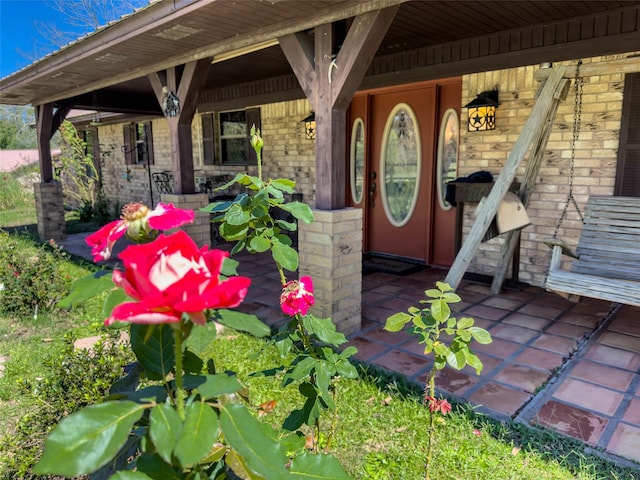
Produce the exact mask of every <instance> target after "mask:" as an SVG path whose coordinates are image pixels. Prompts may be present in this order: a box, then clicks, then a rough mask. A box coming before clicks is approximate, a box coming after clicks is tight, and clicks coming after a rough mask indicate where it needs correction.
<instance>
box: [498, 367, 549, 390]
mask: <svg viewBox="0 0 640 480" xmlns="http://www.w3.org/2000/svg"><path fill="white" fill-rule="evenodd" d="M548 378H549V372H541V371H540V370H535V369H533V368H530V367H527V366H525V365H506V366H505V367H504V368H503V369H502V370H500V371H499V372H498V373H497V374H496V375H495V377H494V379H495V380H497V381H499V382H501V383H505V384H507V385H510V386H513V387H516V388H519V389H520V390H524V391H525V392H529V393H535V391H536V389H537V388H538V387H540V386H541V385H543V384H544V383H545V382H546V381H547V379H548Z"/></svg>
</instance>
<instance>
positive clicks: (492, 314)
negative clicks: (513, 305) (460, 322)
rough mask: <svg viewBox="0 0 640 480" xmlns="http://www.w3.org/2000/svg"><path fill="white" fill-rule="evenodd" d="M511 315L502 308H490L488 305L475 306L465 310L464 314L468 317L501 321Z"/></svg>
mask: <svg viewBox="0 0 640 480" xmlns="http://www.w3.org/2000/svg"><path fill="white" fill-rule="evenodd" d="M508 313H509V311H508V310H502V309H500V308H494V307H488V306H486V305H474V306H473V307H469V308H468V309H466V310H465V312H464V314H465V315H466V316H468V317H473V318H475V317H480V318H485V319H487V320H500V319H501V318H503V317H504V316H505V315H507V314H508Z"/></svg>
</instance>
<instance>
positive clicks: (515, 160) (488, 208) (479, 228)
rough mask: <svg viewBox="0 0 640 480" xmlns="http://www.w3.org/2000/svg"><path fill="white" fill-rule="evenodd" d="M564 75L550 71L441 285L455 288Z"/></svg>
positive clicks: (559, 69)
mask: <svg viewBox="0 0 640 480" xmlns="http://www.w3.org/2000/svg"><path fill="white" fill-rule="evenodd" d="M564 73H565V69H564V68H563V67H558V68H554V69H553V71H552V73H551V75H550V76H549V79H548V80H547V82H546V84H545V86H544V88H543V89H542V92H541V93H540V97H539V98H538V100H537V101H536V103H535V105H534V107H533V110H532V111H531V115H530V116H529V118H528V119H527V121H526V123H525V124H524V127H523V129H522V133H521V134H520V136H519V137H518V140H516V143H515V144H514V145H513V148H512V150H511V153H510V154H509V157H508V158H507V161H506V162H505V164H504V166H503V167H502V171H501V172H500V174H499V175H498V178H497V179H496V181H495V184H494V186H493V189H492V190H491V193H489V195H488V196H487V199H486V200H485V202H484V204H483V206H482V208H481V209H479V211H478V212H477V217H476V220H475V222H474V224H473V226H472V227H471V230H470V231H469V234H468V236H467V238H466V240H465V242H464V243H463V244H462V247H461V248H460V251H459V252H458V254H457V255H456V258H455V260H454V262H453V265H451V268H450V269H449V273H448V274H447V277H446V278H445V282H447V283H448V284H449V285H451V286H452V287H453V288H457V287H458V285H459V284H460V281H461V280H462V277H463V276H464V274H465V272H466V271H467V268H468V267H469V264H470V263H471V260H472V259H473V257H474V255H475V253H476V250H477V249H478V246H479V245H480V242H481V241H482V238H483V236H484V234H485V233H486V231H487V229H488V228H489V225H490V224H491V221H492V220H493V217H495V215H496V213H497V211H498V207H499V206H500V202H502V199H503V198H504V196H505V195H506V193H507V191H508V190H509V186H510V185H511V183H512V182H513V180H514V179H515V176H516V171H517V169H518V166H519V165H520V163H521V162H522V160H523V159H524V157H525V155H526V153H527V151H528V150H529V148H530V147H531V144H532V142H533V140H534V139H535V138H536V137H537V136H538V135H539V132H540V130H541V129H542V127H543V126H544V121H545V119H546V118H547V117H548V114H549V111H550V109H551V108H552V106H553V103H554V102H557V100H556V99H555V98H554V94H555V92H556V89H557V88H558V85H559V84H560V82H561V81H562V77H563V75H564Z"/></svg>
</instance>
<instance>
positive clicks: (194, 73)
mask: <svg viewBox="0 0 640 480" xmlns="http://www.w3.org/2000/svg"><path fill="white" fill-rule="evenodd" d="M210 64H211V59H210V58H203V59H201V60H197V61H195V62H190V63H187V64H186V65H185V66H184V70H183V72H182V77H181V78H180V81H179V82H178V79H177V74H176V68H175V67H171V68H169V69H167V70H165V71H164V72H161V73H162V75H161V74H160V73H155V74H151V75H149V76H148V78H149V82H151V86H152V87H153V91H154V93H155V95H156V98H157V99H158V103H159V104H160V106H161V107H162V106H163V104H164V99H165V95H166V94H168V93H172V94H174V95H175V96H176V97H178V100H179V102H180V109H179V111H178V113H177V115H176V116H173V117H172V116H168V117H167V123H168V124H169V138H170V141H171V165H172V167H173V168H172V172H173V191H174V193H176V194H190V193H196V186H195V175H194V168H193V140H192V139H191V123H192V121H193V116H194V114H195V112H196V108H197V106H198V96H199V95H200V91H201V89H202V87H203V86H204V83H205V81H206V79H207V71H208V70H209V65H210ZM163 88H164V89H165V90H166V91H163Z"/></svg>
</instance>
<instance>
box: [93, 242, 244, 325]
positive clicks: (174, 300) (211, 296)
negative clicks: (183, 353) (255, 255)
mask: <svg viewBox="0 0 640 480" xmlns="http://www.w3.org/2000/svg"><path fill="white" fill-rule="evenodd" d="M228 256H229V254H228V253H227V252H224V251H222V250H208V248H207V247H206V246H205V247H202V248H201V249H199V248H198V246H197V245H196V244H195V242H194V241H193V240H192V239H191V238H190V237H189V236H188V235H187V234H186V233H185V232H183V231H180V232H177V233H175V234H173V235H169V236H165V235H160V236H159V237H158V239H157V240H156V241H154V242H153V243H152V244H142V245H132V246H129V247H127V248H126V249H125V250H124V251H123V252H122V253H121V254H120V256H119V258H120V259H121V260H122V262H123V264H124V268H125V271H124V272H122V271H120V270H115V271H114V272H113V282H114V283H115V284H116V285H117V286H118V287H121V288H122V289H123V290H124V293H126V294H127V295H128V296H129V297H131V298H133V299H134V300H136V301H135V302H125V303H122V304H120V305H118V306H117V307H115V308H114V309H113V311H112V312H111V316H110V317H109V318H107V320H106V321H105V324H106V325H110V324H112V323H113V322H115V321H124V322H131V323H174V322H179V321H180V320H181V319H182V314H183V313H185V314H187V315H188V316H189V318H190V320H191V321H192V322H193V323H195V324H198V325H204V324H205V322H206V317H205V310H207V309H218V308H233V307H237V306H238V305H239V304H240V302H241V301H242V300H243V299H244V297H245V296H246V294H247V289H248V288H249V285H250V283H251V280H250V279H248V278H246V277H230V278H227V279H224V280H222V281H221V280H220V272H221V269H222V263H223V261H224V259H225V258H227V257H228Z"/></svg>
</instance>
